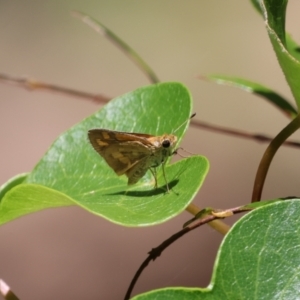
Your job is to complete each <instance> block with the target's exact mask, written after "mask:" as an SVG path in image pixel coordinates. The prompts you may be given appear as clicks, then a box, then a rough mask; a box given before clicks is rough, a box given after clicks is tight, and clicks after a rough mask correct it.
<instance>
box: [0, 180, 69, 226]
mask: <svg viewBox="0 0 300 300" xmlns="http://www.w3.org/2000/svg"><path fill="white" fill-rule="evenodd" d="M70 205H74V201H72V199H70V198H69V197H67V195H65V194H63V193H60V192H58V191H55V190H53V189H49V188H47V187H45V186H42V185H37V184H19V185H17V186H16V187H14V188H13V189H11V190H10V191H8V192H7V193H6V194H5V196H4V198H3V201H2V202H1V205H0V224H4V223H6V222H9V221H11V220H13V219H16V218H18V217H21V216H23V215H26V214H29V213H33V212H36V211H39V210H42V209H46V208H53V207H61V206H70Z"/></svg>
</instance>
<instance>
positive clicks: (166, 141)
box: [162, 140, 171, 148]
mask: <svg viewBox="0 0 300 300" xmlns="http://www.w3.org/2000/svg"><path fill="white" fill-rule="evenodd" d="M170 145H171V143H170V141H169V140H164V141H163V142H162V146H163V147H164V148H169V147H170Z"/></svg>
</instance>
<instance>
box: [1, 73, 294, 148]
mask: <svg viewBox="0 0 300 300" xmlns="http://www.w3.org/2000/svg"><path fill="white" fill-rule="evenodd" d="M0 81H2V82H4V83H9V84H14V85H16V86H19V87H22V88H25V89H27V90H28V89H29V90H38V89H41V90H47V91H51V92H58V93H62V94H64V95H69V96H75V97H79V98H82V99H87V100H92V101H94V102H96V103H100V104H105V103H107V102H108V101H109V100H111V98H110V97H107V96H103V95H95V94H92V93H87V92H82V91H77V90H74V89H69V88H65V87H62V86H58V85H54V84H48V83H45V82H40V81H37V80H33V79H28V78H20V77H13V76H10V75H7V74H3V73H0ZM190 124H191V126H193V127H196V128H201V129H204V130H209V131H212V132H217V133H222V134H228V135H232V136H236V137H240V138H245V139H252V140H255V141H257V142H265V143H267V142H268V143H269V142H271V141H272V140H273V138H272V137H268V136H265V135H262V134H255V133H249V132H245V131H239V130H235V129H230V128H225V127H223V126H217V125H212V124H209V123H206V122H202V121H198V120H192V121H191V123H190ZM283 145H284V146H290V147H296V148H300V142H297V141H285V142H284V144H283Z"/></svg>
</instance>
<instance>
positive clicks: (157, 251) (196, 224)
mask: <svg viewBox="0 0 300 300" xmlns="http://www.w3.org/2000/svg"><path fill="white" fill-rule="evenodd" d="M250 210H252V209H251V208H249V207H247V206H238V207H234V208H230V209H226V211H224V212H225V213H226V214H223V215H222V217H220V215H221V214H220V212H219V213H217V214H213V215H208V216H205V217H204V218H202V219H197V220H196V221H195V222H193V223H191V224H189V225H188V226H186V227H184V228H183V229H181V230H180V231H178V232H177V233H175V234H173V235H172V236H171V237H169V238H168V239H166V240H165V241H163V242H162V243H161V244H160V245H159V246H157V247H155V248H153V249H152V250H151V251H150V252H149V253H148V254H149V255H148V257H147V258H146V259H145V260H144V261H143V263H142V264H141V266H140V267H139V269H138V270H137V271H136V273H135V275H134V277H133V279H132V280H131V283H130V285H129V287H128V290H127V292H126V295H125V297H124V300H128V299H130V296H131V293H132V291H133V289H134V286H135V284H136V282H137V281H138V279H139V277H140V275H141V274H142V272H143V271H144V269H145V268H146V267H147V266H148V264H149V263H150V261H151V260H153V261H154V260H155V259H156V258H157V257H159V256H160V255H161V254H162V252H163V251H164V250H165V249H166V248H168V247H169V246H170V245H171V244H173V243H174V242H175V241H177V240H178V239H179V238H181V237H182V236H184V235H185V234H186V233H188V232H190V231H192V230H194V229H196V228H198V227H200V226H202V225H204V224H207V223H209V222H212V221H214V220H217V219H223V218H224V217H223V216H224V215H227V216H229V215H234V214H238V213H242V212H246V211H250Z"/></svg>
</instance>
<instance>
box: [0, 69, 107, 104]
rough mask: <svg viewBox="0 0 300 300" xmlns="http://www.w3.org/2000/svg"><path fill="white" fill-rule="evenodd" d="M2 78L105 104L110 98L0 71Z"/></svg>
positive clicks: (6, 80)
mask: <svg viewBox="0 0 300 300" xmlns="http://www.w3.org/2000/svg"><path fill="white" fill-rule="evenodd" d="M0 80H1V81H3V82H5V83H9V84H14V85H17V86H19V87H22V88H25V89H27V90H46V91H50V92H57V93H61V94H63V95H68V96H72V97H78V98H83V99H87V100H92V101H93V102H95V103H98V104H105V103H107V102H108V101H109V100H110V98H109V97H106V96H103V95H96V94H91V93H86V92H82V91H78V90H74V89H69V88H66V87H62V86H59V85H55V84H49V83H45V82H41V81H37V80H34V79H30V78H22V77H13V76H10V75H7V74H3V73H0Z"/></svg>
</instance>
